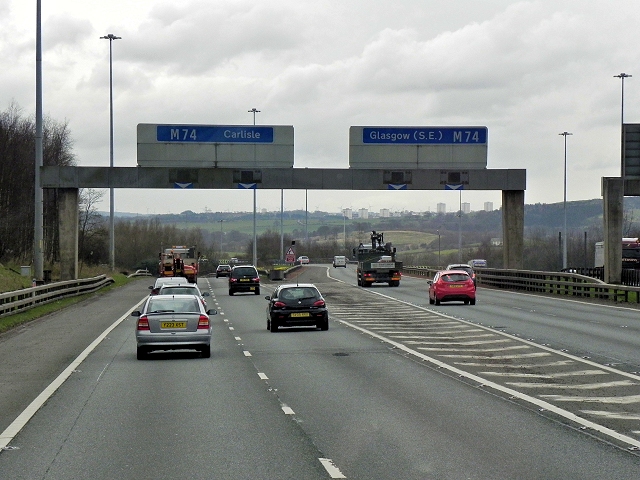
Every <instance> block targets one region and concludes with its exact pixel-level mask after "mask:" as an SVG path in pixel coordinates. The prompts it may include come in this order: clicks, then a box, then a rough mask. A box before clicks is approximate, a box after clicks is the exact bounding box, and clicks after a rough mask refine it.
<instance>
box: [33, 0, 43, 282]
mask: <svg viewBox="0 0 640 480" xmlns="http://www.w3.org/2000/svg"><path fill="white" fill-rule="evenodd" d="M41 12H42V8H41V0H38V1H37V3H36V138H35V150H36V151H35V154H36V155H35V166H36V168H35V185H34V189H35V197H34V202H35V209H34V217H35V223H34V232H33V233H34V234H33V268H34V272H33V275H34V278H35V279H36V280H43V277H44V246H43V245H44V240H43V239H44V219H43V216H44V193H43V191H42V187H41V186H40V167H42V165H43V147H42V139H43V133H42V15H41Z"/></svg>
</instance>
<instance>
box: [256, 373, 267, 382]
mask: <svg viewBox="0 0 640 480" xmlns="http://www.w3.org/2000/svg"><path fill="white" fill-rule="evenodd" d="M258 376H259V377H260V380H269V377H267V375H266V374H265V373H262V372H258Z"/></svg>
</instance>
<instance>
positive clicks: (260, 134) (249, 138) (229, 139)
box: [156, 125, 274, 143]
mask: <svg viewBox="0 0 640 480" xmlns="http://www.w3.org/2000/svg"><path fill="white" fill-rule="evenodd" d="M273 138H274V135H273V127H253V126H246V127H245V126H233V127H231V126H230V127H225V126H199V125H184V126H181V125H158V126H157V129H156V139H157V141H158V142H171V143H174V142H176V143H273Z"/></svg>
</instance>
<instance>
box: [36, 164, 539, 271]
mask: <svg viewBox="0 0 640 480" xmlns="http://www.w3.org/2000/svg"><path fill="white" fill-rule="evenodd" d="M40 172H41V175H40V179H41V186H42V188H54V189H58V190H60V191H62V192H63V197H64V198H63V201H62V202H61V205H62V207H61V209H62V210H64V212H63V211H61V215H60V250H61V255H63V256H61V259H60V260H61V269H62V270H63V271H64V273H63V275H64V278H65V279H66V278H74V279H75V278H77V273H78V216H77V211H78V209H77V202H78V189H80V188H133V189H145V188H155V189H163V188H171V189H174V188H176V184H181V185H183V186H184V185H189V187H190V188H194V189H200V190H211V189H235V188H238V184H239V183H257V184H258V189H261V190H271V189H273V190H280V189H287V190H388V189H389V188H390V185H393V186H395V187H398V186H401V187H403V188H406V189H407V190H445V189H449V188H450V187H461V188H462V189H464V190H493V191H495V190H501V191H502V199H503V201H502V204H503V213H502V215H503V217H502V225H503V227H502V228H503V245H504V266H505V268H514V269H520V268H522V261H523V235H524V190H525V188H526V183H527V182H526V170H524V169H500V170H492V169H477V170H473V169H469V170H456V169H453V168H452V169H396V168H393V167H390V168H389V169H364V168H363V169H361V168H346V169H345V168H342V169H339V168H255V169H251V168H237V169H234V168H173V167H57V166H46V167H41V169H40ZM74 202H75V203H74ZM72 203H74V206H73V207H72V206H71V204H72ZM72 210H73V212H75V216H74V214H73V213H72ZM63 245H64V247H63ZM62 252H65V253H62Z"/></svg>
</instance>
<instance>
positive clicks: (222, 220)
mask: <svg viewBox="0 0 640 480" xmlns="http://www.w3.org/2000/svg"><path fill="white" fill-rule="evenodd" d="M218 222H220V258H219V259H218V261H219V262H220V263H222V222H224V219H223V218H221V219H220V220H218Z"/></svg>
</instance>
